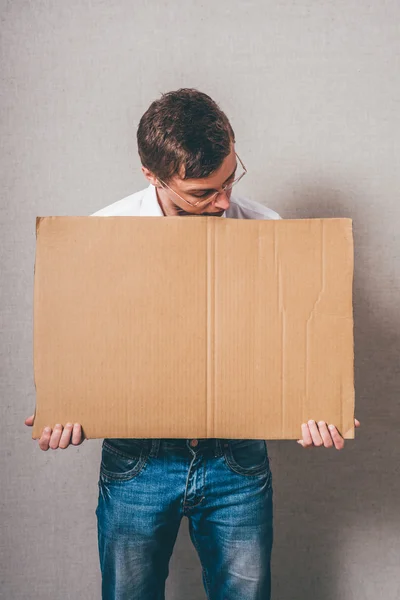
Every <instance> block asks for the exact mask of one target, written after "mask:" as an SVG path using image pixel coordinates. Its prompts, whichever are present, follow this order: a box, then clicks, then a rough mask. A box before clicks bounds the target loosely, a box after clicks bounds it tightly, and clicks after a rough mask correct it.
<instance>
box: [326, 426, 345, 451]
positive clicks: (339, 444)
mask: <svg viewBox="0 0 400 600" xmlns="http://www.w3.org/2000/svg"><path fill="white" fill-rule="evenodd" d="M329 431H330V433H331V437H332V440H333V443H334V444H335V448H336V450H342V449H343V447H344V439H343V438H342V436H341V435H340V433H339V432H338V430H337V429H336V427H335V426H334V425H329Z"/></svg>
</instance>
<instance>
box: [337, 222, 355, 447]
mask: <svg viewBox="0 0 400 600" xmlns="http://www.w3.org/2000/svg"><path fill="white" fill-rule="evenodd" d="M342 219H343V221H347V223H348V228H347V229H345V232H346V234H347V236H348V241H349V245H350V246H351V268H352V282H351V285H352V291H351V298H352V301H351V321H352V326H353V335H352V340H353V348H352V367H351V368H352V372H353V390H352V392H353V393H352V397H351V398H350V397H349V396H346V398H347V400H346V406H343V404H342V410H344V409H345V410H346V412H347V410H349V406H353V415H352V424H351V427H350V428H349V429H348V430H347V431H346V432H345V433H341V432H339V433H340V434H341V435H342V437H343V439H345V440H354V439H355V432H356V428H355V423H354V418H355V400H356V393H355V380H354V362H355V357H354V301H353V299H354V260H355V253H354V232H353V219H351V218H349V217H342Z"/></svg>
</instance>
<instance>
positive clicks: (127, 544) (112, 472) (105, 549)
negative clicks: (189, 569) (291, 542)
mask: <svg viewBox="0 0 400 600" xmlns="http://www.w3.org/2000/svg"><path fill="white" fill-rule="evenodd" d="M272 495H273V492H272V474H271V470H270V464H269V457H268V452H267V445H266V443H265V441H264V440H229V439H217V438H209V439H198V440H190V439H169V438H168V439H151V438H148V439H106V440H104V441H103V447H102V460H101V467H100V477H99V499H98V506H97V509H96V515H97V525H98V544H99V555H100V568H101V574H102V598H103V600H164V598H165V581H166V579H167V576H168V573H169V566H168V565H169V560H170V557H171V555H172V550H173V547H174V544H175V540H176V537H177V534H178V530H179V526H180V522H181V520H182V517H184V516H186V517H188V519H189V533H190V538H191V540H192V543H193V545H194V547H195V549H196V551H197V554H198V556H199V559H200V563H201V565H202V578H203V585H204V589H205V591H206V595H207V598H208V599H209V600H228V599H229V600H269V599H270V595H271V571H270V560H271V551H272V542H273V527H272Z"/></svg>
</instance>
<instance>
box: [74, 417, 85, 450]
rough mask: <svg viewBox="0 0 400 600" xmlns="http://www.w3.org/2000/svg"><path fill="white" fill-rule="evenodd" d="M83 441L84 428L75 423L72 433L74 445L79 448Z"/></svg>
mask: <svg viewBox="0 0 400 600" xmlns="http://www.w3.org/2000/svg"><path fill="white" fill-rule="evenodd" d="M82 441H83V440H82V428H81V426H80V424H79V423H75V425H74V430H73V433H72V443H73V444H74V446H78V445H79V444H80V443H81V442H82Z"/></svg>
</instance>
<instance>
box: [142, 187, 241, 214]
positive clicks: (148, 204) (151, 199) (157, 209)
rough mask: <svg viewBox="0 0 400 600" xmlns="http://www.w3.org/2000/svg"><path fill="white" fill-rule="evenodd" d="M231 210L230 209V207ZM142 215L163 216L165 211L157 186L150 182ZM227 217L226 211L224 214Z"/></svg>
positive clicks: (144, 196) (143, 202) (143, 198)
mask: <svg viewBox="0 0 400 600" xmlns="http://www.w3.org/2000/svg"><path fill="white" fill-rule="evenodd" d="M228 210H229V209H228ZM140 216H141V217H163V216H164V213H163V211H162V209H161V206H160V205H159V203H158V200H157V192H156V188H155V186H154V185H153V184H152V183H150V185H149V187H148V188H147V189H146V191H145V193H144V194H143V197H142V201H141V203H140ZM222 216H223V217H226V211H225V212H224V214H223V215H222Z"/></svg>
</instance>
